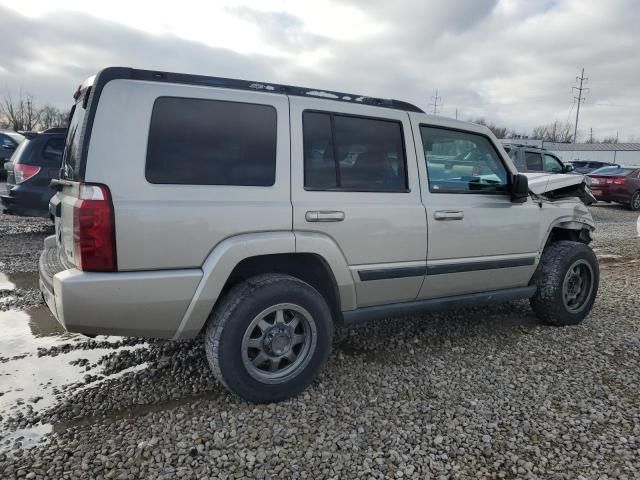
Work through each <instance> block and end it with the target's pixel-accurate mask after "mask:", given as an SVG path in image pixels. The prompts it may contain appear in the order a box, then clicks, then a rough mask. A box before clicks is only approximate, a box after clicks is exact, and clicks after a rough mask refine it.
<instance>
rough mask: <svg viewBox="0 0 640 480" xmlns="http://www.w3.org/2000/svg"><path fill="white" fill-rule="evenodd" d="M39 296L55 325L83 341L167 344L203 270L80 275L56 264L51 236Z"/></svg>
mask: <svg viewBox="0 0 640 480" xmlns="http://www.w3.org/2000/svg"><path fill="white" fill-rule="evenodd" d="M39 270H40V290H41V291H42V296H43V297H44V300H45V302H46V304H47V306H48V307H49V309H50V310H51V313H52V314H53V315H54V316H55V317H56V319H57V320H58V322H60V324H61V325H62V326H63V327H64V328H65V329H66V330H68V331H70V332H77V333H84V334H88V335H96V334H101V335H102V334H103V335H122V336H136V337H146V338H172V337H173V336H174V334H175V332H176V330H177V329H178V326H179V324H180V322H181V320H182V318H183V316H184V313H185V311H186V310H187V307H188V306H189V303H190V302H191V299H192V298H193V295H194V293H195V290H196V288H197V286H198V283H199V282H200V279H201V278H202V270H200V269H185V270H160V271H150V272H114V273H97V272H83V271H81V270H78V269H77V268H66V267H65V266H64V265H63V264H62V263H61V262H60V260H59V258H58V250H57V247H56V241H55V236H51V237H48V238H47V239H46V240H45V249H44V251H43V252H42V254H41V256H40V262H39Z"/></svg>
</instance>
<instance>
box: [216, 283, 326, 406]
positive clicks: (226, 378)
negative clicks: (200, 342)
mask: <svg viewBox="0 0 640 480" xmlns="http://www.w3.org/2000/svg"><path fill="white" fill-rule="evenodd" d="M332 335H333V322H332V319H331V313H330V310H329V307H328V305H327V303H326V302H325V300H324V298H323V297H322V295H320V293H318V291H317V290H315V289H314V288H313V287H312V286H311V285H309V284H307V283H305V282H303V281H302V280H299V279H297V278H295V277H291V276H288V275H280V274H269V275H261V276H257V277H253V278H251V279H249V280H247V281H245V282H242V283H241V284H239V285H237V286H236V287H234V288H233V289H232V290H231V291H230V292H229V293H228V294H227V295H226V296H225V298H224V299H223V300H222V302H221V303H220V304H219V305H218V306H217V307H216V309H215V310H214V312H213V313H212V315H211V318H210V320H209V325H208V326H207V332H206V338H205V348H206V352H207V359H208V361H209V364H210V366H211V368H212V370H213V372H214V374H215V375H216V377H217V378H218V380H220V381H221V382H222V383H223V384H224V385H225V386H226V387H227V388H228V389H229V390H231V391H232V392H234V393H236V394H237V395H239V396H241V397H242V398H244V399H246V400H249V401H251V402H256V403H264V402H274V401H279V400H284V399H286V398H288V397H291V396H294V395H296V394H298V393H300V392H301V391H302V390H304V389H305V388H307V386H308V385H309V384H310V383H311V382H312V381H313V380H314V378H315V377H316V376H317V375H318V373H319V372H320V370H321V369H322V367H323V366H324V363H325V362H326V360H327V357H328V356H329V353H330V351H331V344H332Z"/></svg>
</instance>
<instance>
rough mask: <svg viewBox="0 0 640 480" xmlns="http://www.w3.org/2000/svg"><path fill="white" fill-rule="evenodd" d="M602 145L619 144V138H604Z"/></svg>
mask: <svg viewBox="0 0 640 480" xmlns="http://www.w3.org/2000/svg"><path fill="white" fill-rule="evenodd" d="M600 143H618V137H613V136H611V137H604V138H603V139H602V141H601V142H600Z"/></svg>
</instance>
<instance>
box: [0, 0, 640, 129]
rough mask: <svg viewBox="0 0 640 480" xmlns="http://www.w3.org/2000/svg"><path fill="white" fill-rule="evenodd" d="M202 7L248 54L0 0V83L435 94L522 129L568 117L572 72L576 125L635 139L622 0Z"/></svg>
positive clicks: (411, 97) (630, 46)
mask: <svg viewBox="0 0 640 480" xmlns="http://www.w3.org/2000/svg"><path fill="white" fill-rule="evenodd" d="M185 1H188V0H185ZM212 5H213V4H212ZM86 8H87V9H89V8H90V7H89V6H87V7H86ZM195 8H197V7H195ZM212 8H213V7H212ZM216 8H218V9H219V11H220V12H221V15H220V16H222V14H225V15H224V18H225V19H226V20H225V21H229V22H237V25H238V27H239V28H238V31H239V32H242V33H238V34H237V35H238V36H240V35H246V33H247V31H249V32H252V34H253V33H255V38H258V39H260V42H261V44H260V45H258V46H256V48H255V51H256V52H259V53H252V54H240V53H237V52H236V51H234V50H233V47H234V43H238V42H239V41H240V40H245V44H246V37H243V38H234V37H233V32H232V33H231V34H230V37H229V39H228V42H227V44H226V46H227V47H228V48H221V47H213V46H210V45H206V44H204V43H197V42H193V41H187V40H185V39H182V38H179V37H177V36H175V35H170V34H167V33H165V34H159V33H154V34H152V33H148V32H145V31H142V30H136V29H133V28H130V27H125V26H123V25H121V24H119V23H115V22H110V21H105V20H101V19H99V18H96V17H93V16H91V15H88V14H87V13H78V12H75V13H74V12H62V11H58V12H57V13H49V14H46V15H44V16H41V17H35V18H26V17H23V16H21V15H20V14H18V13H16V12H15V11H12V10H9V9H6V8H2V7H0V31H2V32H3V35H2V37H3V40H2V42H0V89H2V88H3V86H4V84H6V85H7V86H9V87H10V88H12V89H14V90H18V89H19V88H20V87H23V88H24V89H25V90H26V91H29V92H31V93H33V94H34V95H36V97H37V98H38V99H41V101H42V102H44V101H51V102H53V103H55V104H59V105H61V106H65V105H66V104H67V103H68V102H69V100H70V94H71V92H73V90H74V89H75V86H76V85H77V84H78V82H80V81H81V80H82V79H83V78H85V77H87V76H89V75H92V74H94V73H95V72H96V71H97V70H99V69H100V68H103V67H105V66H108V65H124V66H133V67H139V68H151V69H160V70H167V71H180V72H189V73H198V74H206V75H216V76H228V77H236V78H247V79H255V80H260V81H270V82H278V83H290V84H300V85H305V86H310V87H314V88H318V89H332V90H338V91H349V92H354V93H362V94H366V95H371V96H382V97H393V98H398V99H401V100H406V101H410V102H412V103H415V104H417V105H419V106H421V107H422V108H424V109H425V110H429V108H430V107H429V103H430V99H431V96H432V95H433V94H434V92H435V90H436V89H438V91H439V94H440V95H441V96H442V98H443V108H442V110H441V113H442V114H443V115H447V116H454V115H455V112H456V109H457V111H458V114H459V116H460V117H461V118H463V119H467V118H478V117H485V118H488V119H491V120H492V121H494V122H497V123H500V124H502V125H505V126H508V127H510V128H514V129H516V130H518V131H521V132H529V131H530V130H531V129H532V128H533V127H534V126H536V125H539V124H542V123H550V122H553V121H554V120H559V121H566V120H567V119H569V120H573V114H574V113H575V110H573V107H572V100H573V93H572V91H571V86H572V85H573V84H574V79H575V76H576V75H577V74H578V73H579V72H580V68H582V67H585V70H586V74H587V76H588V77H589V78H590V82H589V84H588V85H587V86H588V87H589V88H590V89H591V90H590V91H589V93H588V96H587V101H586V103H585V104H584V105H583V106H582V108H581V120H580V129H581V130H582V131H583V132H587V131H588V129H589V127H593V128H594V135H596V136H598V137H603V136H608V135H615V133H616V131H619V132H620V136H621V138H628V137H630V136H636V137H639V138H640V124H638V122H637V113H636V112H637V111H638V108H640V93H639V92H638V91H636V84H637V79H638V78H640V62H638V61H637V60H636V57H637V45H639V44H640V29H638V28H637V25H638V24H639V22H640V6H639V5H638V4H637V2H635V1H634V0H612V1H610V2H601V1H599V0H557V1H549V0H477V1H468V0H447V1H446V2H436V1H429V2H425V1H424V0H406V1H402V2H394V3H391V4H390V3H389V2H387V1H385V0H367V1H365V0H340V1H338V0H323V2H322V1H319V2H317V3H315V2H314V4H313V6H311V5H309V6H307V5H306V4H304V3H293V4H286V3H281V2H280V1H279V0H273V1H269V2H261V3H260V9H257V8H254V6H253V5H250V6H247V5H242V4H238V3H234V4H233V5H232V6H227V7H224V6H218V7H216ZM184 10H186V11H189V12H193V11H194V9H193V8H185V9H184ZM181 12H182V10H180V11H178V10H176V15H178V14H180V15H182V13H181ZM190 14H193V13H190ZM123 15H124V13H123ZM209 15H212V17H213V16H215V15H214V13H211V12H209ZM181 20H182V22H183V23H184V21H185V19H184V18H182V19H181ZM234 25H235V24H234ZM337 26H338V27H337ZM240 27H242V28H240ZM211 28H212V29H213V28H215V25H213V24H212V27H211ZM336 28H339V30H340V31H339V32H336ZM247 29H248V30H247ZM167 30H168V31H170V30H169V29H167ZM231 30H233V29H231ZM25 32H27V34H26V35H25ZM338 33H339V34H338ZM585 134H586V133H583V137H584V135H585Z"/></svg>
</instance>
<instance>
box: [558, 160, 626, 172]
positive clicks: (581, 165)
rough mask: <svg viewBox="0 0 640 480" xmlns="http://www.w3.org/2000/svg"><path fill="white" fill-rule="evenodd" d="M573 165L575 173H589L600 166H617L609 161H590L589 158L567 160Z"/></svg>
mask: <svg viewBox="0 0 640 480" xmlns="http://www.w3.org/2000/svg"><path fill="white" fill-rule="evenodd" d="M569 163H570V164H571V165H573V169H574V171H575V172H576V173H582V174H585V173H591V172H593V171H594V170H598V169H599V168H602V167H619V166H620V165H618V164H617V163H609V162H599V161H591V160H574V161H572V162H569Z"/></svg>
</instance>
